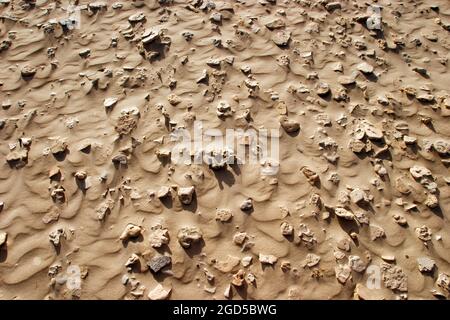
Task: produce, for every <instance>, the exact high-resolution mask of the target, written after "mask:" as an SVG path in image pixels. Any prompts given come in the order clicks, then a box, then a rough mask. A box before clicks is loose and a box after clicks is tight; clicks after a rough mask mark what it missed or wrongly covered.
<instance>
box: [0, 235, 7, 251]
mask: <svg viewBox="0 0 450 320" xmlns="http://www.w3.org/2000/svg"><path fill="white" fill-rule="evenodd" d="M7 239H8V233H6V232H3V231H0V248H1V247H2V246H3V245H6V240H7Z"/></svg>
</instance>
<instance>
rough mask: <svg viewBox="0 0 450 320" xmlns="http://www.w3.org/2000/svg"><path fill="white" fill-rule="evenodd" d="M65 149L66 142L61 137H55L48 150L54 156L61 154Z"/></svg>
mask: <svg viewBox="0 0 450 320" xmlns="http://www.w3.org/2000/svg"><path fill="white" fill-rule="evenodd" d="M66 151H67V143H66V142H65V141H63V140H61V139H57V140H56V141H55V142H54V143H53V144H52V145H51V147H50V152H51V153H52V154H53V155H55V156H58V155H60V154H63V153H65V152H66Z"/></svg>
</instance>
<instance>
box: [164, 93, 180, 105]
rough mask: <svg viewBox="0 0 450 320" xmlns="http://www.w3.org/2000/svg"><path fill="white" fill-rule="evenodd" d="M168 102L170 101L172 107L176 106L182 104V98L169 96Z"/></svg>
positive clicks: (174, 95)
mask: <svg viewBox="0 0 450 320" xmlns="http://www.w3.org/2000/svg"><path fill="white" fill-rule="evenodd" d="M167 101H169V103H170V104H171V105H172V106H176V105H178V104H180V103H181V98H180V97H179V96H177V95H176V94H173V93H172V94H169V95H168V96H167Z"/></svg>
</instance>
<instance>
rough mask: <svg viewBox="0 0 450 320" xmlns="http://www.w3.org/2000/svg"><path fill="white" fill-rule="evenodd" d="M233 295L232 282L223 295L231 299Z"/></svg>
mask: <svg viewBox="0 0 450 320" xmlns="http://www.w3.org/2000/svg"><path fill="white" fill-rule="evenodd" d="M231 295H232V289H231V284H229V285H228V286H227V287H226V288H225V291H224V292H223V296H224V297H225V298H227V299H230V298H231Z"/></svg>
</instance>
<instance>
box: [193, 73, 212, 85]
mask: <svg viewBox="0 0 450 320" xmlns="http://www.w3.org/2000/svg"><path fill="white" fill-rule="evenodd" d="M208 79H209V74H208V70H206V69H203V71H202V74H201V75H200V77H198V78H197V81H196V82H197V83H205V84H206V83H208Z"/></svg>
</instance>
